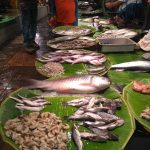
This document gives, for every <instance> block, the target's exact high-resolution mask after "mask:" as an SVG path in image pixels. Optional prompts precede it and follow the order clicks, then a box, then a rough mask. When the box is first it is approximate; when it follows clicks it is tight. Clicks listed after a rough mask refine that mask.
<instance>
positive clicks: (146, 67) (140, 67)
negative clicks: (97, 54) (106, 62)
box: [111, 60, 150, 72]
mask: <svg viewBox="0 0 150 150" xmlns="http://www.w3.org/2000/svg"><path fill="white" fill-rule="evenodd" d="M111 69H117V70H130V71H141V72H149V71H150V61H140V60H139V61H131V62H125V63H120V64H115V65H112V66H111Z"/></svg>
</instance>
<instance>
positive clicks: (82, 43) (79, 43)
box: [47, 37, 97, 49]
mask: <svg viewBox="0 0 150 150" xmlns="http://www.w3.org/2000/svg"><path fill="white" fill-rule="evenodd" d="M96 44H97V42H96V41H95V39H93V38H90V37H79V38H77V39H74V40H68V41H64V42H57V43H55V44H53V43H52V44H51V41H48V43H47V45H48V46H49V47H51V48H53V49H80V48H86V47H92V46H95V45H96Z"/></svg>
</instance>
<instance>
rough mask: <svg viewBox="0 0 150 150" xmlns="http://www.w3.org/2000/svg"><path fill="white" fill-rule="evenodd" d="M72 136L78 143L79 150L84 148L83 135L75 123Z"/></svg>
mask: <svg viewBox="0 0 150 150" xmlns="http://www.w3.org/2000/svg"><path fill="white" fill-rule="evenodd" d="M72 137H73V140H74V142H75V144H76V145H77V150H83V143H82V141H81V135H80V132H79V131H78V127H77V126H76V125H75V124H74V125H73V129H72Z"/></svg>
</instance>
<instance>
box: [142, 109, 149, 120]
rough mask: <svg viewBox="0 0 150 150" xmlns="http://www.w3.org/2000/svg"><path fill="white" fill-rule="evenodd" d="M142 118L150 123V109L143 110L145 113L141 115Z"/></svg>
mask: <svg viewBox="0 0 150 150" xmlns="http://www.w3.org/2000/svg"><path fill="white" fill-rule="evenodd" d="M141 117H142V118H143V119H146V120H148V121H150V108H149V107H148V108H146V109H145V110H143V112H142V113H141Z"/></svg>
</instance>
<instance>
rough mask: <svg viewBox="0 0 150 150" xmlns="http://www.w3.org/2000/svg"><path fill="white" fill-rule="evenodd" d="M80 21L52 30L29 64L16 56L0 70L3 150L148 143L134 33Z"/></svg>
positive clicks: (146, 67)
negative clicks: (43, 45) (76, 23)
mask: <svg viewBox="0 0 150 150" xmlns="http://www.w3.org/2000/svg"><path fill="white" fill-rule="evenodd" d="M80 2H81V1H80ZM82 4H83V5H82ZM79 5H80V8H81V9H83V10H84V9H85V8H87V7H88V8H89V9H90V10H92V9H91V8H90V7H89V3H79ZM92 6H93V8H94V7H95V4H93V5H92ZM93 20H94V21H93ZM80 21H81V22H82V23H83V22H84V23H85V24H84V26H83V25H81V26H80V25H79V26H77V27H72V26H61V27H56V28H54V29H53V30H52V35H54V36H53V37H49V35H47V36H46V37H45V39H44V41H42V42H45V44H46V46H45V47H44V48H43V49H42V48H41V49H40V50H38V51H37V53H36V55H35V56H33V55H26V54H24V53H23V52H18V53H19V54H18V53H17V54H16V55H13V56H10V57H12V58H10V60H9V61H8V62H6V64H7V65H6V66H4V67H0V71H1V74H0V75H1V76H3V80H2V81H1V82H2V84H1V86H0V92H1V94H3V95H1V97H0V98H1V99H2V101H1V105H0V135H1V139H2V140H3V142H1V141H2V140H0V147H1V143H2V145H4V146H3V147H2V148H0V149H1V150H6V149H10V150H13V149H15V150H76V149H77V150H90V149H91V150H99V149H102V150H122V149H126V150H131V149H133V147H134V149H136V150H139V149H141V146H143V145H142V144H141V143H144V142H143V141H145V139H148V140H149V139H150V133H149V131H150V122H149V120H150V108H149V100H150V61H149V60H150V55H149V53H148V52H146V53H145V52H144V51H143V50H145V49H141V48H142V47H143V45H141V44H143V42H142V41H141V42H139V43H137V42H136V41H135V40H134V37H136V36H138V35H139V33H140V32H138V31H139V30H134V29H128V28H123V29H117V27H115V26H114V25H111V24H108V20H107V19H100V18H99V17H93V16H92V17H91V16H90V17H89V18H87V19H86V18H81V20H80ZM81 22H80V23H81ZM96 23H97V24H96ZM88 24H90V26H89V25H88ZM44 26H45V24H44ZM40 28H41V31H40V32H39V31H38V32H39V33H38V38H42V36H43V30H44V29H43V26H42V25H40V26H39V29H38V30H40ZM48 31H49V30H48V29H47V31H46V32H48ZM41 35H42V36H41ZM40 36H41V37H40ZM43 37H44V36H43ZM144 38H146V42H147V40H149V38H147V37H144ZM143 40H144V39H143ZM112 42H114V43H112ZM144 42H145V40H144ZM139 44H140V46H139ZM12 45H13V44H12ZM102 46H105V48H108V47H109V50H108V49H103V48H102ZM146 46H147V45H146V44H145V43H144V48H145V47H146ZM148 46H149V45H148ZM146 48H147V47H146ZM146 50H147V49H146ZM22 55H23V56H24V57H21V56H22ZM13 59H15V60H13ZM17 62H18V64H17ZM9 71H11V72H12V74H11V75H10V76H9V74H7V72H9ZM1 76H0V77H1ZM6 81H7V82H6ZM139 139H140V140H141V141H140V142H139ZM4 142H5V143H7V144H8V145H10V147H8V145H7V144H4ZM134 144H136V146H135V145H134ZM6 145H7V146H6ZM147 145H148V146H149V143H147V144H146V146H147ZM146 146H145V149H144V150H148V149H147V148H146Z"/></svg>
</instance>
